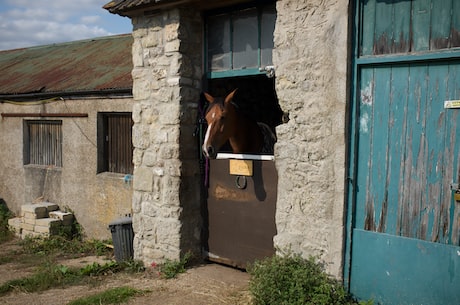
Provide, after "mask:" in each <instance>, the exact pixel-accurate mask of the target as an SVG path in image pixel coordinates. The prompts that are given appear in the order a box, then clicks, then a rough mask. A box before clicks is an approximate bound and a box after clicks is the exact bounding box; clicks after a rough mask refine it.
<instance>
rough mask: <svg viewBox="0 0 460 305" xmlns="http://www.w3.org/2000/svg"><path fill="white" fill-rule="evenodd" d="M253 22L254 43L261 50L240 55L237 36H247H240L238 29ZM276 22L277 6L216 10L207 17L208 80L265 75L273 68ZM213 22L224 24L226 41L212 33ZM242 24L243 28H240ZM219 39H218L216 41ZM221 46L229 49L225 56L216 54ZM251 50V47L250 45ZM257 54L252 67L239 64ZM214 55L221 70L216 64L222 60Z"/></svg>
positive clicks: (223, 32) (250, 49) (206, 56)
mask: <svg viewBox="0 0 460 305" xmlns="http://www.w3.org/2000/svg"><path fill="white" fill-rule="evenodd" d="M249 19H251V20H252V21H253V22H252V25H253V26H252V28H253V30H252V32H253V36H254V34H256V35H257V38H255V37H252V38H253V39H252V40H251V41H250V43H252V44H254V45H257V49H255V48H249V50H245V51H241V52H236V51H235V48H236V46H237V43H236V39H235V37H236V36H238V35H239V36H240V38H241V37H243V36H244V35H246V34H247V33H244V35H240V34H242V33H243V32H242V31H236V29H238V28H239V26H241V25H244V24H245V23H246V24H247V25H251V21H250V20H249ZM254 19H257V20H256V22H254V21H255V20H254ZM275 21H276V7H275V4H274V3H270V4H268V5H267V4H265V5H252V6H245V7H236V8H233V9H232V10H227V11H214V12H210V13H209V14H207V15H206V18H205V25H206V30H205V69H206V74H207V77H208V79H212V78H223V77H236V76H249V75H258V74H265V73H266V72H265V68H266V67H267V66H271V65H272V50H273V30H274V27H275ZM213 22H214V23H215V24H218V23H221V28H220V30H222V31H221V32H222V40H220V41H218V40H219V37H220V36H219V35H216V33H214V35H213V33H212V29H211V25H212V23H213ZM239 23H240V25H238V24H239ZM222 27H223V28H222ZM255 27H257V29H255ZM216 28H217V27H216ZM216 31H217V30H216ZM255 31H257V33H255ZM247 32H248V33H250V32H251V31H250V30H249V29H248V31H247ZM216 37H217V39H215V38H216ZM264 37H265V38H267V37H270V38H271V39H264ZM254 38H255V39H254ZM216 46H218V47H216ZM221 47H223V48H226V50H225V51H222V53H217V52H213V50H216V49H219V48H221ZM247 48H248V44H246V49H247ZM250 53H253V54H250ZM254 53H255V55H256V57H257V58H256V59H255V60H253V61H252V62H250V65H242V64H240V65H237V64H236V61H238V60H240V61H244V60H245V59H246V58H247V55H252V57H253V59H254ZM213 56H215V57H220V59H221V60H220V61H221V63H222V67H221V68H217V67H216V65H213V63H215V62H217V61H218V59H216V58H214V57H213Z"/></svg>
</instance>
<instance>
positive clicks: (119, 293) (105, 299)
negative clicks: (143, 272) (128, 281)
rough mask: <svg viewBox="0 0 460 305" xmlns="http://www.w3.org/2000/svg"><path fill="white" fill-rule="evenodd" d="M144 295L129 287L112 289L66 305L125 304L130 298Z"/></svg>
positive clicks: (140, 291)
mask: <svg viewBox="0 0 460 305" xmlns="http://www.w3.org/2000/svg"><path fill="white" fill-rule="evenodd" d="M143 293H145V291H142V290H137V289H134V288H131V287H117V288H112V289H109V290H106V291H103V292H101V293H98V294H95V295H92V296H89V297H83V298H80V299H77V300H74V301H72V302H70V303H68V304H67V305H107V304H121V303H126V302H127V301H128V300H129V299H130V298H132V297H134V296H136V295H140V294H143Z"/></svg>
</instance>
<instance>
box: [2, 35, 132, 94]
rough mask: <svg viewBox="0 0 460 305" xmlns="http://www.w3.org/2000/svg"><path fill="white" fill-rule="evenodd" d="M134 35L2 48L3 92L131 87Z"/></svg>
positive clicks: (98, 89)
mask: <svg viewBox="0 0 460 305" xmlns="http://www.w3.org/2000/svg"><path fill="white" fill-rule="evenodd" d="M132 43H133V38H132V35H131V34H124V35H117V36H109V37H101V38H96V39H88V40H81V41H74V42H68V43H60V44H53V45H46V46H39V47H32V48H25V49H15V50H7V51H0V71H1V73H0V95H10V94H11V95H16V94H29V93H60V92H63V93H65V92H82V93H84V92H90V91H92V92H94V91H104V90H112V89H132V83H133V81H132V77H131V70H132V55H131V46H132Z"/></svg>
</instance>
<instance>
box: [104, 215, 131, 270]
mask: <svg viewBox="0 0 460 305" xmlns="http://www.w3.org/2000/svg"><path fill="white" fill-rule="evenodd" d="M109 229H110V232H111V233H112V241H113V250H114V254H115V260H116V261H117V262H120V261H125V260H129V259H132V258H133V254H134V249H133V238H134V231H133V221H132V218H131V217H122V218H119V219H116V220H114V221H112V222H111V223H109Z"/></svg>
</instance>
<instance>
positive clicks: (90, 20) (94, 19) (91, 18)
mask: <svg viewBox="0 0 460 305" xmlns="http://www.w3.org/2000/svg"><path fill="white" fill-rule="evenodd" d="M100 20H101V16H97V15H93V16H83V17H81V18H80V21H81V22H82V23H84V24H88V23H97V22H99V21H100Z"/></svg>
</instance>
